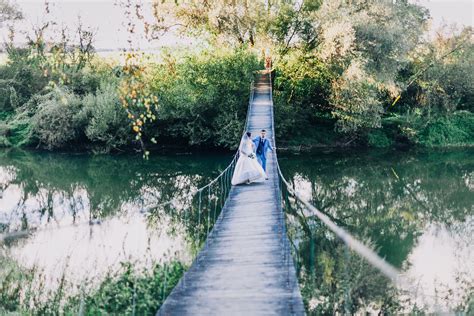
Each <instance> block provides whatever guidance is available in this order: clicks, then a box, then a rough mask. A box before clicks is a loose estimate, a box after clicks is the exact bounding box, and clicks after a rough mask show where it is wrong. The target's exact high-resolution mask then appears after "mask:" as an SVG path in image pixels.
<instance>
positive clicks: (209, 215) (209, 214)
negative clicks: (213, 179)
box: [206, 186, 211, 247]
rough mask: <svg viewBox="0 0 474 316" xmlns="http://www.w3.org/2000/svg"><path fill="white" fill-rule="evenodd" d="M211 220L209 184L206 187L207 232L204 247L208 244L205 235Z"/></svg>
mask: <svg viewBox="0 0 474 316" xmlns="http://www.w3.org/2000/svg"><path fill="white" fill-rule="evenodd" d="M210 221H211V186H209V187H208V188H207V234H206V247H207V246H208V241H207V236H208V235H209V222H210Z"/></svg>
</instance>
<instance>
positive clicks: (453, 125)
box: [419, 111, 474, 146]
mask: <svg viewBox="0 0 474 316" xmlns="http://www.w3.org/2000/svg"><path fill="white" fill-rule="evenodd" d="M419 142H420V143H421V144H423V145H425V146H450V145H473V144H474V114H472V113H470V112H467V111H459V112H455V113H454V114H452V115H450V116H444V117H440V118H437V119H435V120H433V121H431V122H429V123H428V124H427V125H426V127H425V128H424V129H423V130H422V131H421V132H420V136H419Z"/></svg>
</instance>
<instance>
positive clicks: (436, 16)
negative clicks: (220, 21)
mask: <svg viewBox="0 0 474 316" xmlns="http://www.w3.org/2000/svg"><path fill="white" fill-rule="evenodd" d="M10 1H13V2H16V3H17V4H18V5H19V7H20V8H21V10H22V11H23V13H24V16H25V19H24V20H23V21H21V22H17V24H18V25H17V29H18V30H31V28H32V26H33V25H38V24H39V23H41V22H42V21H45V15H44V0H16V1H15V0H10ZM50 2H51V5H50V12H51V13H50V17H51V18H52V19H53V20H54V21H55V22H57V23H58V25H57V26H56V27H58V28H59V27H60V26H67V27H68V28H69V29H71V30H73V29H75V25H77V21H78V17H79V16H81V20H82V23H83V25H86V26H90V27H91V28H92V29H94V30H95V31H96V36H95V47H96V49H98V50H106V49H111V50H119V49H121V48H126V47H128V45H127V38H128V34H127V32H126V30H125V27H124V25H123V24H124V22H125V18H124V14H123V9H122V8H121V7H119V6H117V5H116V2H117V0H95V1H94V0H82V1H79V0H50ZM143 2H149V1H143ZM410 2H414V3H418V4H421V5H423V6H425V7H427V8H428V9H429V10H430V13H431V16H432V29H436V28H437V27H439V26H440V25H442V24H453V23H456V24H458V25H471V26H474V22H473V19H474V17H473V16H474V13H473V9H474V8H473V7H474V5H473V3H474V1H473V0H410ZM145 5H146V6H148V7H149V5H150V4H149V3H148V4H145ZM144 13H145V18H146V19H147V20H149V21H150V22H152V21H153V17H152V15H151V10H146V11H145V12H144ZM143 35H144V31H143V28H139V29H138V32H137V36H135V37H134V40H135V43H134V46H135V47H138V48H140V49H144V50H146V49H156V48H159V47H160V46H171V47H173V46H179V45H185V44H191V45H193V44H195V43H193V40H192V39H189V38H188V39H182V38H179V37H177V36H175V35H172V34H168V35H166V36H164V37H163V38H161V39H160V40H159V41H156V40H155V41H152V42H149V41H147V40H146V39H145V38H144V36H143ZM6 38H7V30H6V29H5V28H3V29H0V41H3V40H5V39H6ZM24 41H25V37H24V36H22V35H18V36H17V38H16V42H19V43H20V42H24Z"/></svg>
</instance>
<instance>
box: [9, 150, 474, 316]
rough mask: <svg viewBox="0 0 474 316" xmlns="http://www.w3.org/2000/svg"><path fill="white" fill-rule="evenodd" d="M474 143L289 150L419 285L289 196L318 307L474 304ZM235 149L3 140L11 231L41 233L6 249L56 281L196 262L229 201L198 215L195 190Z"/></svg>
mask: <svg viewBox="0 0 474 316" xmlns="http://www.w3.org/2000/svg"><path fill="white" fill-rule="evenodd" d="M473 154H474V152H473V151H456V152H444V153H441V152H436V153H435V152H418V153H416V152H398V153H396V152H366V153H350V152H344V153H337V152H328V153H317V154H304V155H297V156H289V155H281V156H280V164H281V167H282V170H283V173H284V174H285V176H286V177H287V178H288V179H290V180H291V182H292V183H293V184H294V185H295V187H296V188H297V189H298V190H299V191H300V192H302V193H303V196H305V197H307V198H308V199H310V200H312V202H313V204H314V205H315V206H317V207H318V208H319V209H320V210H322V211H323V212H325V213H326V214H328V215H329V216H330V217H331V218H333V220H334V221H335V222H336V223H337V224H338V225H340V226H341V227H344V228H345V229H346V230H348V231H349V232H351V233H352V234H354V235H355V236H356V237H358V238H360V239H361V240H364V241H365V242H367V243H369V244H370V245H372V246H373V247H374V248H375V249H376V250H377V252H378V253H379V254H380V255H381V256H382V257H385V258H386V259H387V261H389V262H390V263H391V264H393V265H394V266H395V267H397V268H398V269H400V270H401V271H403V273H404V274H405V275H406V276H407V277H409V278H410V279H412V280H413V284H414V285H416V288H411V289H409V290H410V292H404V290H405V289H397V288H394V287H393V286H392V285H391V284H390V282H389V281H388V280H386V279H384V278H383V277H382V276H380V275H378V273H377V272H376V271H375V270H374V269H373V268H371V267H370V266H369V265H368V264H366V263H365V262H364V261H363V260H361V259H360V258H358V257H357V255H355V254H354V253H352V252H351V251H349V250H348V249H346V248H345V247H344V246H343V245H342V244H341V243H340V242H339V241H338V240H337V239H336V238H335V237H334V236H333V235H332V234H331V233H330V232H328V231H327V230H326V229H325V227H323V226H321V224H320V222H319V221H318V220H316V219H315V218H314V217H313V216H311V214H308V213H304V212H302V210H299V209H298V208H297V206H296V205H295V204H294V203H293V204H292V203H291V201H290V203H289V204H288V207H287V212H288V216H287V219H288V221H287V223H288V230H289V234H290V239H291V240H292V242H293V244H294V246H295V251H294V253H295V262H296V263H297V266H298V276H299V279H300V285H301V290H302V294H303V297H304V300H305V304H306V305H307V308H308V311H309V312H310V313H314V314H320V313H334V312H341V313H343V312H350V313H354V312H357V311H360V310H362V309H363V310H366V311H370V310H371V309H372V310H380V309H383V310H385V311H387V312H390V311H392V312H393V311H400V310H401V309H400V308H399V307H398V306H402V305H403V306H408V307H407V308H410V310H412V311H413V306H414V305H415V304H416V306H417V307H416V308H418V307H419V308H420V309H425V310H435V311H436V310H438V311H447V310H455V309H458V310H462V309H463V308H465V306H464V305H463V304H465V302H467V301H468V299H467V298H468V297H469V295H472V290H473V286H474V281H473V278H474V271H473V268H472V267H473V266H474V265H473V264H472V263H473V262H474V249H473V246H472V245H473V244H474V237H473V235H474V234H473V230H474V228H473V223H474V208H473V202H474V158H473V157H474V156H473ZM230 159H231V157H230V155H212V156H211V155H197V154H193V155H173V156H157V155H154V156H152V157H151V158H150V160H149V161H144V160H142V158H141V156H139V155H136V156H135V155H118V156H89V155H72V154H48V153H39V152H24V151H2V152H0V232H2V231H3V232H7V231H18V230H30V231H31V233H30V234H29V235H28V236H27V237H22V238H12V239H11V240H8V241H7V243H6V245H7V246H6V247H4V248H3V250H2V251H3V253H0V256H1V255H3V256H8V257H9V258H11V259H13V260H14V261H15V262H17V264H18V265H20V266H24V267H30V268H31V267H37V268H38V269H40V270H41V271H43V273H44V275H46V276H48V280H49V286H51V287H54V286H55V284H56V283H57V281H58V280H59V279H60V277H61V275H62V274H63V271H64V270H65V269H67V270H68V278H69V279H70V281H71V282H81V280H83V279H84V278H86V277H87V278H89V279H93V280H95V282H100V280H101V276H103V275H104V274H105V273H106V271H109V270H110V269H113V267H114V266H117V265H119V264H120V262H123V261H126V260H131V261H136V262H140V263H142V264H143V265H147V264H150V262H157V261H159V262H166V261H167V260H171V258H173V260H176V259H177V260H180V261H182V262H184V263H186V264H189V262H190V261H191V258H192V256H193V254H194V253H195V252H196V249H198V247H197V245H199V243H200V242H202V240H203V238H204V236H205V234H206V232H207V229H209V226H212V221H211V219H212V217H214V216H216V213H212V211H210V212H209V213H208V214H207V215H209V216H208V217H207V219H208V220H209V221H207V220H206V218H201V217H199V218H198V217H197V215H196V214H194V215H193V213H190V215H189V216H187V215H186V213H182V212H183V211H184V212H186V205H188V204H189V203H188V204H187V201H186V199H185V196H186V194H187V193H189V192H190V191H191V190H194V189H195V188H197V187H200V186H202V185H204V184H206V183H207V182H209V181H210V180H211V179H212V178H214V177H215V176H216V175H217V174H218V173H219V171H220V170H222V169H224V168H225V166H226V165H227V163H228V162H229V161H230ZM206 193H208V194H210V195H212V196H214V197H215V199H212V198H210V199H209V200H205V199H204V197H203V200H202V201H201V202H202V204H203V205H209V206H210V210H212V206H211V204H213V203H215V206H216V207H217V205H218V204H219V203H221V202H222V201H221V200H220V199H219V196H220V195H219V194H221V192H219V191H218V190H217V191H211V192H206ZM172 198H178V199H179V198H182V199H183V200H180V201H178V203H176V204H175V205H174V206H173V207H172V208H170V209H168V210H166V211H165V212H159V213H154V212H151V213H147V212H144V210H145V209H146V206H147V205H150V204H154V203H160V202H164V201H168V200H170V199H172ZM191 202H192V203H193V205H194V207H195V208H196V207H197V205H198V204H199V201H197V200H193V201H191ZM290 206H292V207H290ZM178 209H180V211H179V212H178V211H177V210H178ZM182 214H185V215H184V216H182ZM91 275H93V276H94V277H91ZM55 282H56V283H55ZM414 292H416V295H413V293H414ZM397 308H398V309H397Z"/></svg>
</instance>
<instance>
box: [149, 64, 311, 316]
mask: <svg viewBox="0 0 474 316" xmlns="http://www.w3.org/2000/svg"><path fill="white" fill-rule="evenodd" d="M252 90H253V91H252V93H251V97H250V103H249V110H248V114H247V123H246V129H247V130H248V131H250V132H251V133H252V134H253V135H256V134H258V133H259V132H260V130H262V129H266V130H267V135H268V138H269V139H270V140H272V142H273V145H274V147H275V142H274V128H273V102H272V95H271V93H272V92H271V78H270V73H268V72H265V73H262V74H260V75H258V76H257V80H256V82H255V85H254V87H253V89H252ZM267 173H268V180H267V181H266V182H264V183H256V184H250V185H242V186H234V187H232V188H231V189H230V192H229V194H228V197H227V200H226V201H225V204H224V207H223V209H222V211H221V213H220V216H219V218H218V219H217V222H216V223H215V224H214V227H213V229H212V231H211V232H210V234H209V236H208V237H207V241H206V244H205V246H204V247H203V249H202V250H201V252H200V253H199V254H198V256H197V257H196V259H195V260H194V263H193V264H192V266H191V267H190V269H189V270H188V271H187V272H186V273H185V275H184V276H183V277H182V279H181V280H180V282H179V283H178V285H177V286H176V287H175V288H174V290H173V291H172V292H171V294H170V295H169V296H168V298H167V299H166V301H165V302H164V304H163V305H162V307H161V308H160V310H159V311H158V315H230V314H240V315H275V314H277V315H303V314H304V306H303V301H302V298H301V294H300V291H299V288H298V280H297V278H296V272H295V268H294V265H293V260H292V258H291V253H290V246H289V241H288V238H287V235H286V229H285V217H284V213H283V210H282V204H281V200H280V187H279V185H280V183H279V174H278V167H277V158H276V154H275V153H274V152H270V153H269V154H268V158H267Z"/></svg>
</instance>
